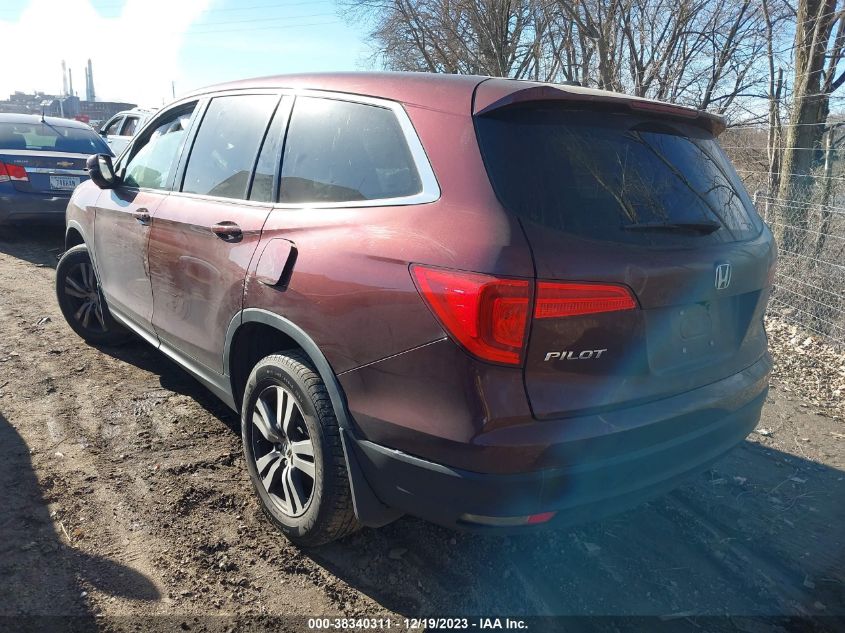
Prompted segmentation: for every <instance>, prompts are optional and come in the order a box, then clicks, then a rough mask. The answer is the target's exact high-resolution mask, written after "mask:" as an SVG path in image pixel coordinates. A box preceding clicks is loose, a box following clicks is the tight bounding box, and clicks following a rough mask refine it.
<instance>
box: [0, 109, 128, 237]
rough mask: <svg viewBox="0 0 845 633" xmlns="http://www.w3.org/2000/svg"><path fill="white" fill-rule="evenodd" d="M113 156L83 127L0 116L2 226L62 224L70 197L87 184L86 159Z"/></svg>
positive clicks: (54, 120)
mask: <svg viewBox="0 0 845 633" xmlns="http://www.w3.org/2000/svg"><path fill="white" fill-rule="evenodd" d="M111 153H112V152H111V150H110V149H109V146H108V145H107V144H106V143H105V141H103V139H102V138H101V137H100V136H99V135H98V134H97V133H96V132H95V131H94V130H93V129H92V128H91V127H90V126H88V125H86V124H85V123H80V122H78V121H71V120H68V119H59V118H54V117H41V116H39V115H34V114H0V225H2V224H18V223H33V224H51V223H64V221H65V209H66V207H67V203H68V200H69V199H70V194H71V193H73V190H74V189H75V188H76V186H77V185H79V183H80V182H82V181H83V180H87V179H88V172H87V171H86V170H85V160H86V159H87V158H88V156H90V155H91V154H111Z"/></svg>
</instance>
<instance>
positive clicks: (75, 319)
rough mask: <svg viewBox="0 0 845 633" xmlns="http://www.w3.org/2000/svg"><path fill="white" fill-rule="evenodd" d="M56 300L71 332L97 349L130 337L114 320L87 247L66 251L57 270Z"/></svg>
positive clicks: (76, 247)
mask: <svg viewBox="0 0 845 633" xmlns="http://www.w3.org/2000/svg"><path fill="white" fill-rule="evenodd" d="M56 298H57V299H58V301H59V308H60V309H61V311H62V314H63V315H64V317H65V320H66V321H67V323H68V325H69V326H70V327H71V329H72V330H73V331H74V332H76V333H77V334H79V336H81V337H82V338H83V339H85V340H86V341H87V342H89V343H92V344H94V345H117V344H119V343H123V342H125V341H126V340H127V339H128V338H129V333H128V332H127V331H126V330H125V329H124V328H123V327H122V326H121V325H120V324H119V323H118V322H117V321H115V320H114V317H112V315H111V313H110V312H109V308H108V306H107V305H106V300H105V299H104V298H103V293H102V292H101V291H100V283H99V280H98V279H97V272H96V270H94V265H93V263H92V262H91V256H90V255H89V254H88V247H87V246H85V245H84V244H80V245H79V246H74V247H73V248H71V249H69V250H67V251H65V253H64V254H63V255H62V258H61V259H60V260H59V263H58V265H57V266H56Z"/></svg>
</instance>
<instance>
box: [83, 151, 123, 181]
mask: <svg viewBox="0 0 845 633" xmlns="http://www.w3.org/2000/svg"><path fill="white" fill-rule="evenodd" d="M85 166H86V167H87V168H88V175H89V176H90V177H91V180H93V181H94V184H95V185H97V186H98V187H99V188H100V189H112V188H113V187H114V186H115V185H116V184H117V178H116V177H115V175H114V165H113V164H112V162H111V156H109V155H108V154H94V155H93V156H89V157H88V160H87V161H86V162H85Z"/></svg>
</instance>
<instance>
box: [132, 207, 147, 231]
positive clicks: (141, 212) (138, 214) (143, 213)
mask: <svg viewBox="0 0 845 633" xmlns="http://www.w3.org/2000/svg"><path fill="white" fill-rule="evenodd" d="M132 215H133V216H135V219H136V220H138V222H139V223H141V224H143V225H144V226H147V225H148V224H149V223H150V212H149V211H148V210H147V209H144V208H143V207H142V208H140V209H136V210H135V211H133V212H132Z"/></svg>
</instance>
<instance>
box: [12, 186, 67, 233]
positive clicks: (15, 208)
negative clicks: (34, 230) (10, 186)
mask: <svg viewBox="0 0 845 633" xmlns="http://www.w3.org/2000/svg"><path fill="white" fill-rule="evenodd" d="M69 200H70V194H69V193H68V194H67V195H54V194H50V193H24V192H15V193H11V194H0V224H17V223H21V224H23V223H26V224H57V225H59V224H64V221H65V211H66V209H67V205H68V201H69Z"/></svg>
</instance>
